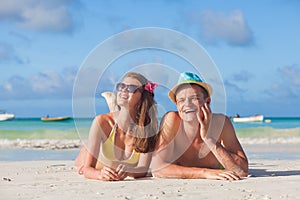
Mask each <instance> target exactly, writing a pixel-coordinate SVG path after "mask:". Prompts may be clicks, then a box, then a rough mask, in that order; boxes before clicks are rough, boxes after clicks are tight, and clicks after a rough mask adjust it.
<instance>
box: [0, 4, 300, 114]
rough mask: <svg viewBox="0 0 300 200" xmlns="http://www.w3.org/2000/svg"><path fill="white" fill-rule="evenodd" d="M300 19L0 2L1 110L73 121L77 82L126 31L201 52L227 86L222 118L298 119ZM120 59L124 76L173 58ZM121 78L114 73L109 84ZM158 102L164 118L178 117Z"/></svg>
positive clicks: (276, 9) (214, 8)
mask: <svg viewBox="0 0 300 200" xmlns="http://www.w3.org/2000/svg"><path fill="white" fill-rule="evenodd" d="M299 19H300V2H299V1H297V0H264V1H258V0H257V1H251V0H247V1H211V0H205V1H188V0H179V1H171V0H161V1H158V0H154V1H146V0H141V1H137V0H127V1H102V0H100V1H93V0H91V1H79V0H51V1H39V0H23V1H19V0H2V1H1V2H0V109H6V110H7V111H8V112H13V113H15V114H16V116H17V117H41V116H43V115H46V114H49V115H53V116H54V115H72V91H73V84H74V80H75V78H76V74H77V72H78V70H79V68H80V66H81V65H82V63H83V62H84V60H85V59H86V58H87V56H88V55H89V53H90V52H91V51H92V50H93V49H94V48H95V47H96V46H97V45H98V44H99V43H101V42H103V41H105V40H106V39H107V38H109V37H111V36H112V35H114V34H117V33H119V32H121V31H124V30H129V29H133V28H142V27H161V28H167V29H173V30H175V31H179V32H181V33H183V34H185V35H188V36H189V37H191V38H193V39H194V40H195V41H197V42H198V43H199V44H200V45H202V47H203V48H204V49H206V51H207V53H208V54H209V55H210V57H211V58H212V60H213V61H214V63H215V64H216V66H217V67H218V70H219V72H220V74H221V76H222V78H223V81H224V87H225V91H226V114H227V115H231V116H232V115H234V114H235V113H239V114H240V115H251V114H256V113H261V114H264V115H266V116H300V53H299V52H300V38H299V35H300V23H299ZM123 57H124V58H122V59H121V60H120V61H118V62H117V63H118V64H119V65H123V66H124V67H125V68H124V70H125V69H129V67H130V66H131V67H133V66H134V65H135V64H139V65H141V64H144V63H151V62H156V63H161V64H169V63H174V62H175V60H176V59H177V58H175V57H176V56H174V55H173V56H172V55H166V53H161V54H160V53H159V52H155V53H152V54H149V53H140V54H139V52H137V53H136V54H135V55H128V57H127V58H126V56H123ZM170 59H171V60H172V61H170ZM177 63H181V64H182V65H183V64H184V62H182V61H178V62H177ZM126 67H127V68H126ZM182 70H185V68H184V67H183V68H182ZM125 71H126V70H125ZM120 75H121V74H120V70H119V69H116V68H114V67H112V68H111V72H110V75H109V76H110V79H112V80H111V81H112V82H113V81H116V80H117V79H118V78H120ZM111 76H112V77H111ZM164 95H165V94H164ZM157 96H159V97H160V99H158V101H159V103H160V104H162V105H164V106H165V109H166V110H168V109H174V108H175V107H174V106H173V105H172V104H170V102H168V100H167V98H164V97H161V96H163V95H161V94H158V95H157ZM96 97H97V98H98V99H97V100H96V101H97V102H98V103H96V104H97V105H96V107H97V108H96V110H97V113H101V112H106V111H107V109H106V107H105V104H104V102H103V99H102V98H101V97H100V95H98V96H97V95H96Z"/></svg>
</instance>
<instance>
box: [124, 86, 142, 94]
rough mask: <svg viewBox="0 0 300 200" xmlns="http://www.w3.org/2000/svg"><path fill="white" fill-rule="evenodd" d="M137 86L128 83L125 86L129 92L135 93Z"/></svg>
mask: <svg viewBox="0 0 300 200" xmlns="http://www.w3.org/2000/svg"><path fill="white" fill-rule="evenodd" d="M138 88H139V87H138V86H136V85H128V86H127V90H128V92H129V93H135V91H136V90H137V89H138Z"/></svg>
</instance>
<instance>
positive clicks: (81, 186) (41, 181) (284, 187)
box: [0, 144, 300, 199]
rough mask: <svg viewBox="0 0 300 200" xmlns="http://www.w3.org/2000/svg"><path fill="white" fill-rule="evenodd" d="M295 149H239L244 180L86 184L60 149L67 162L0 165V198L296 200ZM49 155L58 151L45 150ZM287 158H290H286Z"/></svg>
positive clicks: (299, 177) (299, 175) (299, 150)
mask: <svg viewBox="0 0 300 200" xmlns="http://www.w3.org/2000/svg"><path fill="white" fill-rule="evenodd" d="M298 146H299V145H292V146H291V145H287V144H285V145H282V144H275V145H274V144H273V145H258V146H257V145H249V144H248V145H245V146H244V148H245V151H246V152H248V157H249V176H248V177H247V178H244V179H242V180H239V181H219V180H205V179H198V180H192V179H160V178H153V177H146V178H142V179H130V178H127V179H126V180H124V181H118V182H104V181H97V180H89V179H85V178H84V177H82V176H81V175H78V174H77V173H76V169H75V168H74V166H73V163H74V158H75V157H74V155H76V154H77V152H78V149H74V150H71V151H72V152H73V153H72V154H68V153H67V152H68V151H66V150H65V151H62V150H61V152H60V154H63V155H64V156H65V157H67V158H68V159H67V160H55V159H54V160H42V159H40V160H33V161H32V160H27V161H26V160H25V161H1V162H0V168H1V171H0V177H1V182H0V194H1V199H71V198H72V199H90V198H97V199H297V198H298V199H299V198H300V190H299V189H298V188H299V182H300V159H299V156H300V147H298ZM39 151H41V150H39ZM55 151H58V152H59V150H51V152H52V153H54V152H55ZM51 152H50V154H51ZM272 153H273V154H274V155H273V157H272V156H270V155H272ZM290 153H291V154H295V157H289V156H288V155H289V154H290ZM48 154H49V152H48Z"/></svg>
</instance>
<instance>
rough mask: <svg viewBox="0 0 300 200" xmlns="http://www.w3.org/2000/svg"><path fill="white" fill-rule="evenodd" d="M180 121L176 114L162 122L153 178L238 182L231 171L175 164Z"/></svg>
mask: <svg viewBox="0 0 300 200" xmlns="http://www.w3.org/2000/svg"><path fill="white" fill-rule="evenodd" d="M180 121H181V120H180V117H179V116H178V115H177V113H174V112H170V113H167V114H166V115H165V117H164V118H163V120H162V123H161V126H160V127H161V130H160V137H159V141H158V146H157V149H156V152H155V153H154V155H153V158H152V164H151V168H152V174H153V176H155V177H159V178H190V179H192V178H207V179H220V180H238V179H239V177H238V176H236V175H235V174H234V173H233V172H231V171H227V170H216V169H207V168H199V167H186V166H181V165H177V164H176V163H175V160H176V159H175V158H176V157H177V158H178V156H180V155H174V150H176V149H175V146H174V145H175V142H174V141H175V137H176V134H177V132H178V130H179V125H180ZM179 153H183V152H179ZM175 154H176V153H175Z"/></svg>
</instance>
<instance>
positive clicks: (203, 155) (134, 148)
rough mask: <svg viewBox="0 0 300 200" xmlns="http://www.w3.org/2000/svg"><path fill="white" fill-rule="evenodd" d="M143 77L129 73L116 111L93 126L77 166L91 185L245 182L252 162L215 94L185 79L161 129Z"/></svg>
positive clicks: (149, 86) (172, 96)
mask: <svg viewBox="0 0 300 200" xmlns="http://www.w3.org/2000/svg"><path fill="white" fill-rule="evenodd" d="M156 86H157V85H156V84H155V83H151V82H150V81H148V80H147V79H146V78H145V77H144V76H143V75H141V74H139V73H135V72H129V73H127V74H126V75H125V76H124V77H123V79H122V81H121V82H120V83H118V84H117V85H116V90H117V95H116V105H114V104H112V101H111V100H109V101H108V105H109V108H110V110H111V112H110V113H107V114H101V115H99V116H97V117H95V119H94V120H93V123H92V126H91V128H90V132H89V139H88V143H87V146H86V147H83V148H82V149H81V151H80V153H79V155H78V157H77V158H76V160H75V166H77V167H78V173H79V174H83V175H84V177H86V178H90V179H98V180H105V181H119V180H123V179H125V178H126V177H127V176H130V177H134V178H138V177H144V176H146V175H147V173H148V171H149V168H151V172H152V175H153V176H154V177H159V178H206V179H217V180H239V179H241V178H242V177H245V176H247V175H248V160H247V157H246V155H245V153H244V151H243V149H242V147H241V145H240V143H239V141H238V139H237V137H236V134H235V131H234V128H233V126H232V123H231V121H230V119H229V118H228V117H227V116H225V115H223V114H213V113H212V112H211V109H210V102H211V94H212V88H211V86H210V85H209V84H207V83H205V82H203V81H202V80H201V79H200V78H199V76H197V75H196V74H194V73H190V72H185V73H182V74H180V77H179V81H178V84H177V85H175V86H174V87H173V89H172V90H170V91H169V94H168V95H169V98H170V100H171V101H172V102H174V103H175V104H176V106H177V109H178V111H177V112H168V113H166V114H165V115H164V117H163V118H162V120H161V123H160V126H159V128H158V121H157V111H156V106H155V100H154V93H153V92H154V89H155V87H156Z"/></svg>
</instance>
